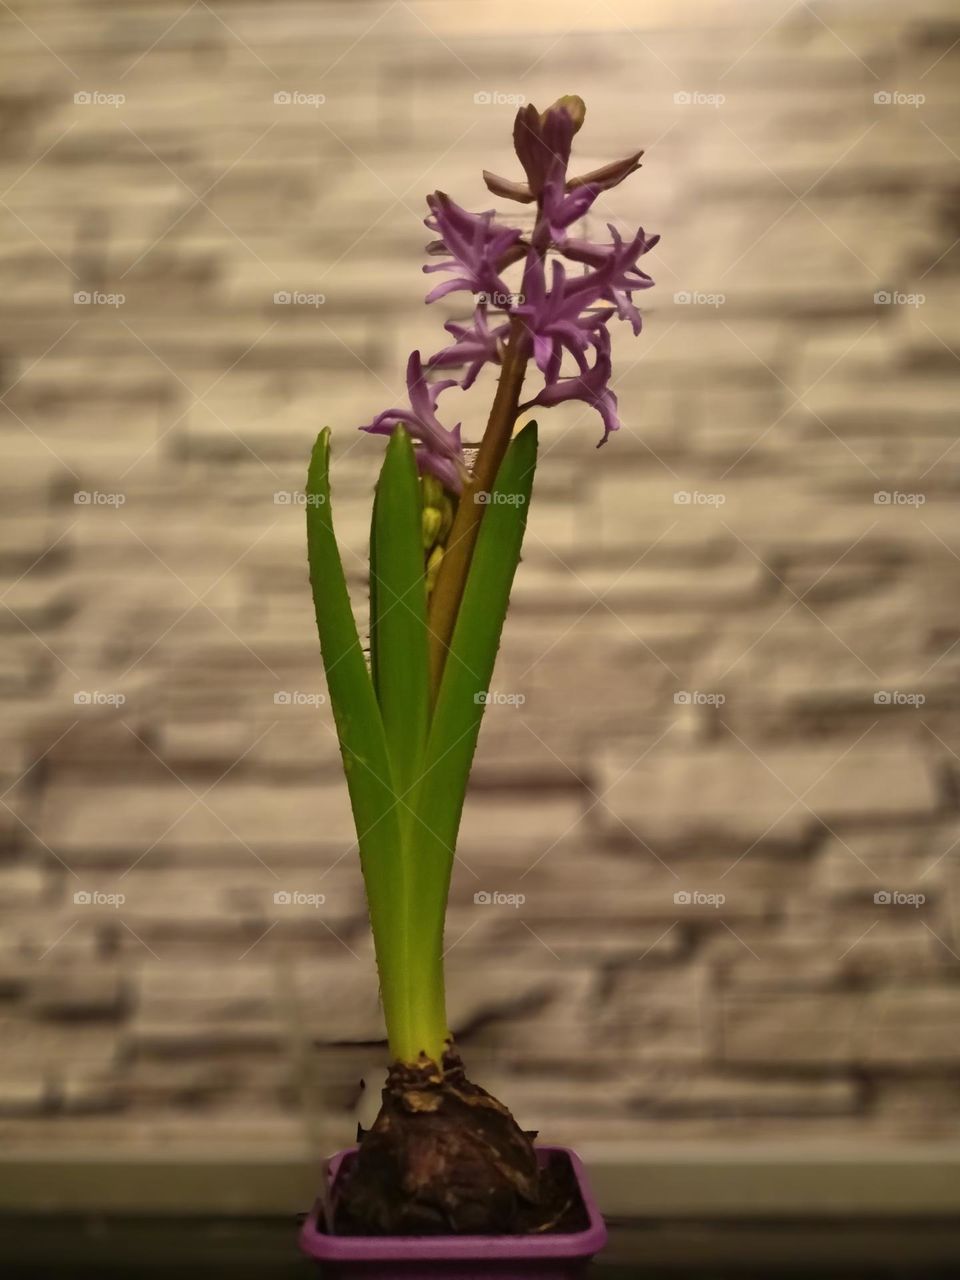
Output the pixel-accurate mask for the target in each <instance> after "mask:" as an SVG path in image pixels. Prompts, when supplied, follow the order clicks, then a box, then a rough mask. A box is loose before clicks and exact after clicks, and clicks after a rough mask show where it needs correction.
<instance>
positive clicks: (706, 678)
mask: <svg viewBox="0 0 960 1280" xmlns="http://www.w3.org/2000/svg"><path fill="white" fill-rule="evenodd" d="M668 8H669V11H670V12H669V14H667V11H666V10H665V9H664V7H663V6H660V5H653V4H648V3H637V4H628V3H625V2H624V0H601V3H599V4H597V5H594V6H591V5H589V4H587V5H583V4H573V3H566V2H560V0H557V2H556V3H551V4H550V5H547V4H530V5H526V6H515V5H506V4H492V5H483V6H481V5H475V4H469V3H460V2H459V0H455V2H453V3H446V4H440V3H431V2H428V0H424V2H419V3H416V2H414V0H395V2H394V3H389V2H387V0H383V2H380V0H377V2H369V3H366V2H364V3H359V2H356V0H355V2H354V3H349V4H348V3H329V4H328V3H317V2H316V0H313V2H311V3H307V2H306V0H296V2H295V0H287V2H284V3H280V4H275V5H266V6H265V5H256V4H246V3H240V2H239V0H238V2H237V3H231V4H219V3H212V2H211V3H206V0H197V3H193V4H190V3H188V0H182V3H179V2H177V3H175V2H174V0H157V2H156V3H151V4H140V3H134V2H133V0H126V2H125V3H120V4H107V3H86V4H83V5H80V4H77V3H73V2H71V0H30V2H29V3H28V2H27V0H17V2H16V3H15V4H11V5H9V6H8V5H4V6H3V11H2V13H0V25H2V29H3V49H4V54H3V64H4V77H3V89H2V91H0V112H2V143H0V179H2V188H3V195H2V201H3V203H2V204H0V219H2V222H3V226H4V242H3V249H2V263H0V266H2V280H3V286H2V289H0V319H2V337H0V372H2V385H3V395H2V401H0V409H2V417H3V424H2V426H3V437H2V439H3V451H4V458H5V463H4V467H3V473H2V481H0V483H2V486H3V491H4V492H3V507H2V514H0V521H2V524H3V539H2V566H0V567H2V573H3V592H2V598H3V603H4V610H3V611H2V625H3V629H4V646H3V653H4V659H3V666H2V670H0V681H2V696H3V716H2V730H0V736H2V744H3V755H2V771H3V791H4V796H3V808H2V809H0V814H2V822H3V838H4V853H3V860H2V863H0V895H2V901H3V924H2V933H0V984H2V996H0V1026H2V1032H0V1044H2V1046H3V1049H2V1067H0V1116H2V1119H0V1135H2V1138H3V1141H4V1142H5V1143H6V1144H7V1145H8V1147H11V1148H13V1149H21V1150H24V1151H60V1150H63V1149H67V1148H76V1147H81V1146H82V1147H84V1148H85V1149H89V1148H91V1147H97V1148H102V1149H107V1148H109V1149H111V1150H118V1149H123V1150H136V1151H139V1152H143V1153H144V1154H150V1153H156V1152H157V1151H169V1150H174V1149H177V1150H179V1149H196V1148H202V1149H203V1150H204V1151H206V1152H211V1151H214V1152H215V1151H217V1150H221V1149H222V1150H234V1149H239V1148H244V1149H246V1148H250V1147H251V1146H256V1147H257V1149H258V1150H263V1149H270V1150H275V1149H284V1150H304V1151H315V1150H317V1149H318V1145H319V1146H320V1147H324V1148H326V1147H330V1148H332V1147H334V1146H339V1145H343V1144H344V1143H345V1142H346V1141H348V1140H349V1139H350V1138H351V1136H352V1133H353V1129H354V1126H355V1122H356V1117H357V1115H361V1114H365V1108H366V1104H365V1103H364V1101H363V1096H362V1091H361V1089H360V1087H359V1084H358V1082H359V1080H360V1078H361V1077H366V1078H367V1079H368V1080H369V1081H371V1082H376V1080H377V1076H378V1074H379V1072H380V1071H381V1069H382V1061H383V1048H382V1046H381V1045H380V1043H379V1039H380V1036H381V1019H380V1014H379V1011H378V1008H377V993H376V983H375V978H374V972H373V965H372V957H371V948H370V942H369V937H368V931H367V926H366V923H365V917H364V904H363V896H362V886H361V882H360V878H359V872H358V867H357V860H356V855H355V853H354V851H353V847H352V840H353V834H352V828H351V819H350V813H349V809H348V805H347V801H346V793H345V789H344V786H343V784H342V781H341V777H340V774H339V771H338V757H337V750H336V743H335V739H334V737H333V731H332V721H331V717H330V712H329V707H327V706H326V705H324V703H323V702H322V695H323V693H324V686H323V681H322V675H321V668H320V664H319V655H318V648H317V643H316V637H315V631H314V624H313V619H312V616H311V604H310V600H309V594H308V589H307V584H306V578H305V570H304V560H303V507H302V505H301V504H300V502H299V500H298V495H299V491H300V489H301V486H302V483H303V477H304V466H305V458H306V456H307V452H308V450H309V446H310V444H311V442H312V439H313V437H314V435H315V433H316V431H317V430H318V428H319V427H320V426H322V425H324V424H327V423H329V424H330V425H331V426H333V428H334V431H335V437H334V439H335V449H336V470H335V503H336V506H335V511H336V516H337V519H338V521H339V527H340V529H341V532H342V536H343V539H344V542H345V545H346V547H347V553H346V554H347V556H348V560H349V563H350V566H351V571H352V576H353V581H354V584H355V586H356V587H357V598H358V604H359V606H360V608H361V610H362V606H363V599H362V586H361V584H362V576H363V572H364V563H365V561H364V557H365V539H366V524H367V513H368V504H369V497H370V492H371V485H372V482H373V478H374V475H375V471H376V467H377V462H378V457H379V452H380V445H379V444H378V443H377V442H376V441H373V440H370V439H368V438H367V437H363V436H358V435H357V433H356V430H355V428H356V426H357V424H359V423H360V422H362V421H366V420H369V418H370V417H372V415H373V413H374V412H376V411H377V410H379V409H380V408H383V407H385V406H386V405H388V404H392V403H397V402H398V398H399V397H400V396H401V395H402V373H403V368H404V363H405V359H406V355H407V353H408V351H409V350H410V348H411V347H412V346H413V345H420V346H421V347H422V349H423V350H424V351H425V352H429V351H432V350H434V349H436V347H437V346H439V345H440V339H441V333H440V324H441V321H442V320H443V319H445V318H448V317H449V316H451V315H454V314H456V310H455V307H454V305H453V304H452V303H451V304H450V305H449V306H447V305H446V304H442V305H441V306H440V307H437V308H432V309H430V310H427V309H425V308H424V307H423V306H422V303H421V298H422V295H423V292H424V283H425V282H424V279H423V277H422V276H421V274H420V264H421V261H422V256H421V249H422V245H423V242H424V239H425V232H424V229H423V227H422V225H421V224H420V218H421V216H422V212H423V197H424V195H425V193H426V192H427V191H429V190H432V189H434V188H435V187H438V186H439V187H442V188H443V189H445V190H447V191H449V192H451V193H452V194H453V195H454V196H455V197H456V198H457V199H459V200H461V201H462V202H463V203H464V204H466V205H467V206H473V207H487V204H488V203H489V201H488V198H487V197H486V195H485V194H484V192H483V188H482V184H481V181H480V177H479V172H480V169H481V168H483V167H489V168H492V169H494V170H497V171H504V170H506V171H510V172H513V167H514V166H513V161H512V160H511V157H510V150H509V135H510V127H511V121H512V116H513V113H514V111H515V105H514V104H513V102H512V101H511V99H515V98H516V96H517V95H522V96H523V97H525V98H526V99H527V100H530V101H533V102H536V103H538V104H539V105H546V104H547V103H548V102H549V101H551V100H552V99H553V98H554V97H556V96H557V95H559V94H560V93H564V92H579V93H581V94H582V95H583V96H584V97H585V98H586V99H587V102H588V108H589V114H588V120H587V125H586V127H585V129H584V132H583V134H582V135H581V140H582V141H581V146H580V156H581V161H582V165H583V167H584V168H589V167H592V166H593V165H594V164H596V163H600V162H601V161H602V160H605V159H609V158H611V157H613V156H617V155H620V154H623V153H624V152H625V151H627V150H629V149H631V148H632V147H633V145H634V144H638V145H645V146H646V148H647V155H646V160H645V165H644V168H643V170H642V171H641V173H640V174H639V175H638V176H637V177H636V178H634V179H633V180H632V181H631V182H630V183H629V184H626V185H624V186H623V187H622V188H619V189H617V190H616V191H614V192H611V193H609V194H608V195H607V196H605V197H604V198H603V199H602V200H601V201H599V202H598V206H597V210H598V211H597V214H596V217H595V218H594V219H593V225H594V227H595V228H602V224H603V222H607V221H611V222H613V223H614V224H615V225H617V226H618V227H620V228H621V229H623V230H626V229H627V228H631V227H633V226H634V225H635V224H636V223H638V222H641V221H642V222H643V224H644V225H645V226H646V227H647V228H648V229H649V230H657V231H660V232H661V233H662V234H663V242H662V244H661V246H660V247H659V248H658V249H657V251H656V252H655V253H654V254H653V255H652V257H651V273H652V274H653V275H654V277H655V278H656V279H657V281H658V285H657V288H656V289H655V290H653V291H652V292H651V293H649V294H648V295H646V298H645V302H646V303H647V304H648V308H647V321H646V329H645V332H644V335H643V337H642V338H641V339H640V340H639V341H638V342H636V343H634V342H633V341H632V340H631V339H630V337H629V335H624V334H622V333H621V334H620V335H618V342H617V347H616V350H615V355H616V360H617V363H616V379H617V383H616V390H617V392H618V394H619V397H620V403H621V407H622V410H623V416H624V419H625V424H626V425H625V429H624V430H623V431H622V432H621V433H620V435H619V437H618V438H615V439H613V440H612V441H611V442H610V443H609V444H608V445H607V447H606V448H605V449H604V450H602V451H601V452H599V453H597V452H595V451H594V449H593V445H594V443H595V442H596V439H597V438H598V435H599V426H598V422H597V421H596V419H595V417H594V416H593V415H592V414H591V413H590V412H589V411H582V406H579V407H578V406H574V407H573V408H570V409H565V410H563V411H560V410H558V411H554V412H552V413H550V414H549V415H544V417H543V418H542V438H543V442H544V443H543V458H542V462H541V466H540V474H539V477H538V492H537V494H536V498H535V503H534V506H533V508H532V511H531V520H530V531H529V536H528V544H527V551H526V555H525V560H524V564H523V566H522V568H521V571H520V574H519V578H518V582H517V586H516V590H515V596H514V604H513V610H512V614H511V617H510V619H509V622H508V628H507V632H506V638H505V642H504V646H503V649H502V652H501V659H500V664H499V667H498V671H497V675H496V681H495V686H496V690H495V691H496V692H497V693H498V694H500V695H503V696H502V697H500V698H499V699H498V700H497V702H496V704H495V705H492V706H491V707H490V708H489V711H488V715H487V720H486V724H485V728H484V731H483V736H482V741H481V746H480V750H479V755H478V760H477V766H476V774H475V783H474V789H473V792H472V794H471V797H470V799H469V802H468V808H467V813H466V816H465V820H464V828H463V838H462V844H461V849H460V856H459V860H458V864H457V867H456V872H455V877H454V885H453V890H452V901H451V908H450V917H449V925H448V946H449V957H448V963H449V969H450V978H449V985H450V1006H451V1014H452V1019H453V1023H454V1026H455V1028H456V1030H457V1031H458V1032H459V1033H460V1035H461V1039H462V1043H463V1046H464V1048H465V1050H466V1051H467V1053H468V1055H469V1061H470V1064H471V1066H472V1068H473V1072H474V1074H475V1075H477V1076H478V1077H479V1078H481V1079H483V1080H484V1082H485V1083H487V1084H488V1085H489V1086H490V1087H491V1088H493V1089H494V1090H495V1091H497V1092H498V1093H500V1094H501V1095H502V1096H504V1097H505V1098H506V1099H507V1100H508V1101H509V1102H510V1103H511V1104H512V1105H513V1107H514V1109H515V1110H516V1112H517V1114H518V1116H519V1117H520V1118H521V1120H522V1121H523V1122H524V1123H525V1124H526V1125H528V1126H529V1127H538V1128H540V1129H541V1130H542V1131H543V1133H544V1135H545V1136H550V1137H552V1138H554V1139H560V1140H565V1141H569V1142H573V1143H581V1144H583V1143H589V1142H590V1141H596V1140H611V1141H614V1140H615V1141H617V1142H622V1143H624V1144H637V1149H638V1150H639V1149H640V1147H639V1144H641V1143H642V1142H644V1141H647V1140H649V1139H651V1138H658V1139H664V1138H666V1139H670V1138H677V1139H687V1138H698V1139H703V1138H727V1139H730V1138H732V1139H737V1140H748V1139H752V1138H768V1137H770V1138H774V1137H788V1138H791V1139H793V1138H797V1139H800V1138H803V1139H825V1140H828V1139H829V1140H832V1139H836V1140H843V1141H846V1140H850V1141H853V1140H863V1141H872V1140H880V1139H890V1138H902V1139H915V1138H917V1137H921V1138H926V1139H931V1140H936V1139H941V1138H944V1137H956V1135H957V1130H958V1127H960V1087H958V1083H957V1080H958V1076H957V1067H958V1065H960V1038H958V1036H957V1026H958V1020H960V982H958V966H960V955H958V952H960V928H958V924H960V918H958V909H960V853H958V848H960V799H958V797H960V779H958V762H960V729H958V721H957V707H958V695H957V683H956V677H957V672H958V664H960V591H958V586H960V564H958V560H960V517H958V515H957V511H956V502H957V497H958V491H960V450H958V449H956V447H955V446H956V443H957V423H958V419H957V386H958V380H957V361H958V359H960V355H958V341H960V329H958V321H957V312H956V306H955V281H956V273H957V270H958V263H960V249H958V236H960V230H958V213H960V204H958V192H960V157H958V148H960V126H958V118H960V117H958V114H957V106H958V98H960V89H958V84H960V78H958V70H960V21H958V18H957V14H956V11H955V8H954V7H953V6H952V5H949V4H947V3H946V0H919V2H918V3H916V4H914V5H911V6H908V7H906V8H904V7H903V6H898V5H893V4H891V3H886V0H884V2H882V3H880V2H878V3H873V4H870V5H866V4H864V5H859V4H854V3H839V2H838V0H833V2H826V3H822V4H813V3H810V4H807V3H803V2H802V0H801V2H797V3H794V4H792V5H790V6H789V7H787V6H781V5H780V4H752V5H732V4H730V5H721V4H712V3H709V2H708V0H691V3H688V4H684V5H677V6H668ZM665 15H666V16H665ZM77 94H80V95H87V100H84V98H83V97H82V96H81V98H79V99H75V95H77ZM277 94H281V95H283V94H287V95H289V96H290V98H291V100H290V101H288V102H285V101H283V100H282V99H280V100H276V99H275V95H277ZM878 94H879V95H881V98H880V100H877V99H876V95H878ZM111 95H112V96H111ZM117 95H120V96H121V97H122V99H123V100H122V101H119V100H118V98H117ZM310 95H322V96H323V98H324V101H323V102H322V103H320V102H319V101H315V102H313V103H311V101H310V100H309V96H310ZM478 95H479V96H478ZM883 95H887V96H888V98H889V99H890V100H889V101H885V100H883ZM918 95H919V96H921V97H922V98H923V101H922V102H917V101H916V99H917V96H918ZM278 293H279V294H283V293H287V294H297V295H298V299H299V300H294V301H290V302H283V301H279V302H277V301H275V294H278ZM83 294H86V295H92V296H93V300H92V301H88V302H85V301H83V300H80V301H77V300H76V295H83ZM318 294H322V295H323V298H324V301H323V302H322V304H318V305H312V304H311V303H310V302H309V301H308V300H306V299H305V297H304V295H318ZM116 295H122V297H123V301H122V302H119V301H118V299H117V297H116ZM685 295H686V297H685ZM445 306H446V309H444V307H445ZM484 388H486V389H484ZM489 392H490V384H489V383H487V384H478V386H477V387H476V388H475V389H474V390H473V392H471V393H470V395H469V398H468V397H467V396H464V397H463V401H464V408H463V411H462V416H463V419H464V427H465V432H466V434H467V435H468V436H470V435H471V433H473V434H475V433H476V432H477V431H478V430H479V427H480V426H481V425H482V420H483V415H484V410H485V407H486V404H487V402H488V395H489ZM448 394H449V395H450V397H451V399H450V400H449V401H446V402H445V404H446V405H448V406H452V404H453V400H454V398H455V397H456V396H458V395H459V394H460V393H458V392H451V393H448ZM458 416H460V415H459V414H458ZM84 495H87V498H88V500H87V499H85V498H84ZM878 495H879V496H878ZM121 500H122V501H121ZM121 698H122V699H123V701H122V702H121ZM521 698H522V701H521ZM277 894H280V895H283V894H287V895H291V896H292V897H296V896H297V895H301V896H308V897H309V895H323V898H324V902H323V904H322V905H311V903H310V902H309V901H302V902H300V903H299V904H298V903H297V902H296V901H293V902H289V903H285V902H284V901H282V900H280V901H277V900H275V895H277ZM477 894H481V895H482V894H488V895H523V897H524V901H523V902H522V904H521V905H510V904H508V903H505V902H502V901H500V902H498V901H493V902H487V903H485V902H483V901H482V900H481V901H476V900H475V895H477ZM77 895H80V896H79V897H78V896H77ZM84 895H86V898H85V897H84ZM116 895H122V896H123V901H122V902H118V901H117V900H116V897H115V896H116ZM678 895H679V896H678ZM717 895H722V897H723V899H724V900H723V901H722V903H719V905H718V897H717ZM877 895H881V896H880V897H879V898H878V897H877ZM883 895H886V900H884V897H883ZM920 898H922V899H923V900H922V901H920V900H919V899H920Z"/></svg>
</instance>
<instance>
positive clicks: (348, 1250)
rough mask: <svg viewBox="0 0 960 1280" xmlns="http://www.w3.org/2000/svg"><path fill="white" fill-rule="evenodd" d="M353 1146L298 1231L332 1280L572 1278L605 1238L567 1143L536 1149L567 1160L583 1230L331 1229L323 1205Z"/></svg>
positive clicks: (332, 1168) (336, 1163)
mask: <svg viewBox="0 0 960 1280" xmlns="http://www.w3.org/2000/svg"><path fill="white" fill-rule="evenodd" d="M356 1150H357V1148H356V1147H348V1148H347V1149H346V1150H344V1151H339V1152H337V1154H336V1155H335V1156H333V1158H332V1159H331V1160H330V1163H329V1165H328V1167H327V1185H328V1196H327V1197H326V1198H324V1197H321V1199H320V1200H318V1201H317V1204H316V1205H315V1206H314V1209H313V1211H312V1212H311V1213H310V1215H309V1217H308V1218H307V1220H306V1222H305V1223H304V1224H303V1228H302V1230H301V1232H300V1247H301V1249H302V1250H303V1252H304V1253H305V1254H307V1255H308V1257H311V1258H314V1259H316V1260H317V1261H318V1262H322V1263H323V1264H324V1267H323V1275H324V1277H329V1278H330V1280H341V1278H342V1280H354V1277H356V1278H357V1280H360V1277H362V1278H363V1280H400V1277H403V1276H407V1277H410V1278H411V1280H412V1278H413V1277H420V1278H421V1280H427V1277H429V1278H430V1280H526V1277H536V1278H537V1280H573V1278H574V1277H576V1276H582V1275H583V1274H584V1272H585V1270H586V1266H587V1263H588V1262H589V1261H590V1259H591V1258H592V1257H593V1256H594V1254H596V1253H599V1251H600V1250H601V1249H602V1248H603V1246H604V1245H605V1244H606V1242H607V1228H606V1227H605V1226H604V1222H603V1219H602V1218H601V1217H600V1211H599V1210H598V1208H597V1204H596V1201H595V1200H594V1198H593V1196H592V1194H591V1192H590V1188H589V1186H588V1185H587V1178H586V1173H585V1171H584V1168H583V1165H582V1164H581V1163H580V1160H579V1159H578V1157H577V1155H576V1153H575V1152H573V1151H571V1150H570V1149H569V1148H568V1147H547V1146H544V1147H538V1148H537V1157H538V1159H539V1161H540V1164H541V1166H545V1165H546V1164H548V1163H549V1162H550V1161H551V1160H554V1159H559V1160H564V1161H566V1163H567V1164H568V1165H569V1167H570V1170H571V1172H572V1173H573V1176H574V1178H575V1179H576V1183H577V1187H578V1190H579V1192H580V1196H581V1199H582V1200H583V1207H584V1209H585V1210H586V1214H587V1218H588V1223H589V1225H588V1226H587V1227H586V1229H585V1230H583V1231H569V1232H560V1231H555V1232H546V1233H544V1234H542V1235H522V1236H456V1235H450V1236H336V1235H332V1234H330V1233H328V1231H327V1224H326V1218H325V1210H324V1202H325V1199H326V1201H327V1202H329V1203H334V1202H335V1199H336V1194H337V1181H338V1178H339V1177H340V1176H341V1175H342V1174H343V1173H344V1172H345V1170H346V1168H347V1167H348V1165H349V1161H350V1160H351V1159H352V1157H353V1156H354V1154H355V1153H356Z"/></svg>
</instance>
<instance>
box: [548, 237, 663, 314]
mask: <svg viewBox="0 0 960 1280" xmlns="http://www.w3.org/2000/svg"><path fill="white" fill-rule="evenodd" d="M607 229H608V230H609V232H610V235H611V237H612V239H613V243H612V244H594V243H593V242H592V241H590V240H568V241H567V242H566V244H565V245H564V246H563V250H562V252H563V254H564V256H565V257H567V258H571V259H573V261H574V262H583V263H585V264H586V265H587V266H591V267H596V271H595V272H594V274H593V275H586V276H583V277H581V279H582V280H583V281H584V282H585V284H584V287H585V288H592V289H595V291H596V298H598V299H600V298H602V299H603V300H604V301H605V302H610V303H612V304H613V305H614V307H615V308H616V311H617V315H618V316H619V317H620V319H621V320H629V321H630V325H631V327H632V329H633V332H634V333H635V334H637V333H639V332H640V329H641V326H642V323H643V321H642V318H641V316H640V312H639V311H638V310H637V308H636V307H635V306H634V303H633V293H634V290H636V289H649V288H650V287H651V286H652V285H653V283H654V282H653V280H651V278H650V277H649V276H648V275H647V273H646V272H645V271H641V270H640V268H639V267H638V266H637V259H638V258H640V257H642V256H643V255H644V254H645V253H648V252H649V251H650V250H651V249H652V248H653V247H654V245H656V244H658V243H659V240H660V237H659V236H650V237H649V239H648V238H647V237H646V236H645V235H644V232H643V228H642V227H641V228H640V230H639V231H638V232H637V234H636V235H635V236H634V238H633V239H632V240H631V241H630V242H629V244H627V243H624V240H623V237H622V236H621V235H620V233H619V232H618V231H617V229H616V228H615V227H614V226H613V225H612V224H610V223H608V224H607Z"/></svg>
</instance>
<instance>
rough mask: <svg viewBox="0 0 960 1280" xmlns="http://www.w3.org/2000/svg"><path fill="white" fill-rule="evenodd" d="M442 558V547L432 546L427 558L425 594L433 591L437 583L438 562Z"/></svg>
mask: <svg viewBox="0 0 960 1280" xmlns="http://www.w3.org/2000/svg"><path fill="white" fill-rule="evenodd" d="M442 560H443V547H434V548H433V550H432V551H431V552H430V557H429V559H428V560H427V595H429V594H430V593H431V591H433V589H434V587H435V586H436V585H437V574H438V573H439V572H440V562H441V561H442Z"/></svg>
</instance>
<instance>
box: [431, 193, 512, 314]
mask: <svg viewBox="0 0 960 1280" xmlns="http://www.w3.org/2000/svg"><path fill="white" fill-rule="evenodd" d="M427 204H428V205H429V207H430V217H428V218H426V219H425V220H424V221H425V224H426V226H427V227H428V228H429V230H431V231H435V232H437V233H438V234H439V236H440V240H439V241H434V242H433V243H432V244H430V245H428V246H427V248H428V250H429V252H431V253H443V252H446V253H449V254H450V255H451V257H450V259H449V261H447V262H437V263H434V264H432V265H431V266H427V267H424V268H423V270H424V271H425V272H427V273H429V272H432V271H456V272H459V274H458V275H456V276H455V277H454V278H453V279H452V280H445V281H444V282H443V283H442V284H438V285H437V286H436V288H435V289H433V290H431V292H430V293H428V294H427V298H426V300H427V302H436V300H437V299H438V298H442V297H444V296H445V295H446V294H448V293H453V292H454V291H455V290H457V289H467V290H469V291H470V292H471V293H506V285H505V284H504V283H503V281H502V280H501V279H500V275H499V272H500V270H501V269H502V268H501V266H500V262H501V259H502V258H504V256H505V255H506V254H508V252H509V250H510V249H511V248H512V247H513V246H514V245H515V244H516V242H517V241H518V240H519V239H520V232H519V230H517V229H516V228H515V227H502V226H500V225H499V223H495V222H494V217H495V214H494V211H493V210H492V209H488V210H487V211H486V212H485V213H470V212H469V211H468V210H466V209H461V207H460V206H459V205H458V204H456V203H455V202H454V201H453V200H451V199H450V197H449V196H447V195H444V194H443V192H442V191H437V192H435V193H434V194H433V195H432V196H427Z"/></svg>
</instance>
